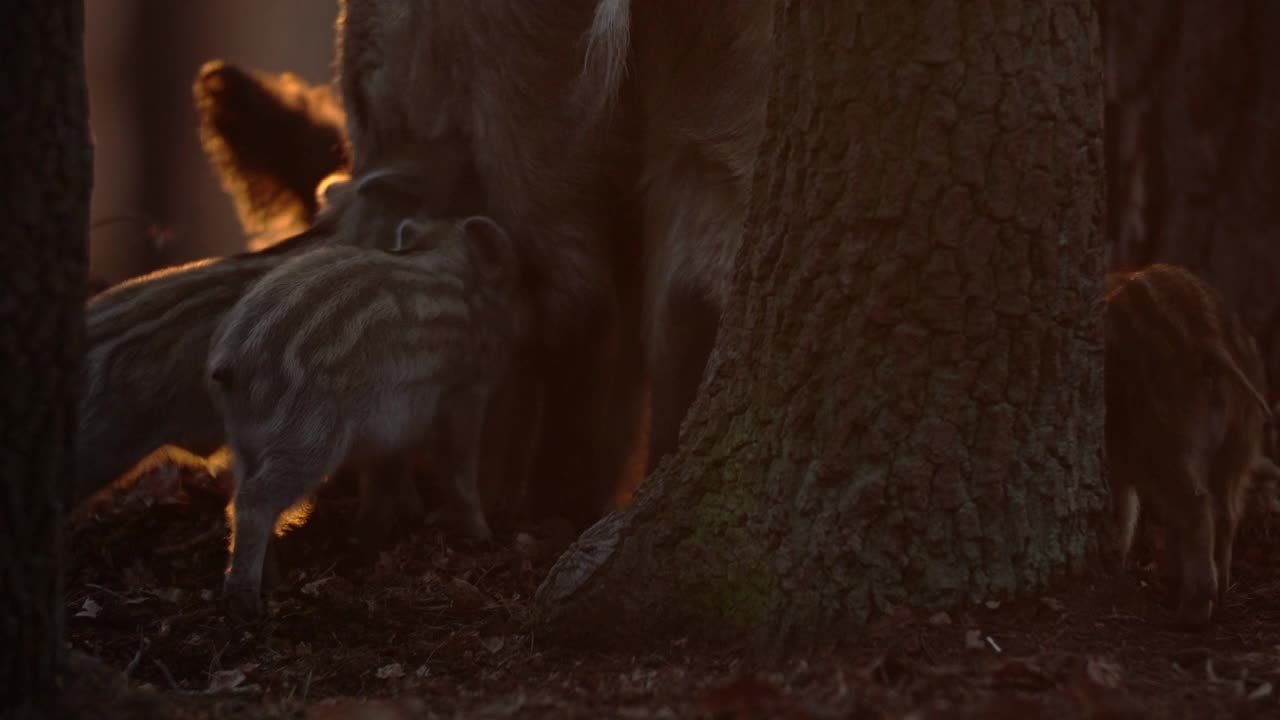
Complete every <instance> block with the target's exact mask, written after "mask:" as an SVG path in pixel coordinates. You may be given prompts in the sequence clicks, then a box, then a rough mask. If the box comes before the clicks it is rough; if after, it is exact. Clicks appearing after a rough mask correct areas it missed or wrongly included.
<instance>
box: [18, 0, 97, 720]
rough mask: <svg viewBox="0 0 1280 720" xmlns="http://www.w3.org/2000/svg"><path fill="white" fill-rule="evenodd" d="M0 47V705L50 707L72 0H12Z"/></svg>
mask: <svg viewBox="0 0 1280 720" xmlns="http://www.w3.org/2000/svg"><path fill="white" fill-rule="evenodd" d="M6 22H7V28H8V29H7V30H6V32H5V38H6V40H5V41H4V43H3V44H0V60H2V63H0V64H2V65H3V67H4V68H5V72H4V75H3V77H4V80H3V81H0V82H3V85H4V87H3V92H0V98H3V100H0V105H3V107H0V118H3V121H0V123H2V124H3V128H4V132H3V134H2V135H0V143H2V144H0V152H2V153H3V155H2V157H3V160H4V162H3V165H2V166H3V167H4V168H6V169H7V172H8V174H9V176H10V177H9V182H8V184H7V189H6V191H5V192H4V193H3V196H2V197H3V199H2V200H0V238H3V240H2V241H0V378H3V379H4V383H5V390H4V403H3V405H2V406H0V476H2V477H3V482H4V492H3V493H0V541H3V544H2V545H0V547H2V548H3V551H2V552H3V555H4V557H3V563H4V566H3V569H2V570H0V598H2V599H0V603H3V605H0V608H2V612H3V617H0V625H2V627H3V630H0V677H2V678H3V683H4V684H3V685H2V686H0V704H3V706H4V708H3V709H4V712H3V713H0V714H4V715H5V716H6V717H9V713H10V712H12V713H14V714H15V715H16V716H18V717H23V716H33V717H47V716H48V715H47V714H46V713H45V712H42V710H41V708H43V707H44V706H45V704H46V703H48V702H49V701H50V699H51V698H52V697H53V693H54V692H55V691H56V682H57V672H58V669H59V667H60V665H61V661H62V656H63V608H62V575H61V570H62V565H61V564H62V550H61V545H60V540H59V538H60V535H61V520H62V517H63V513H62V503H63V495H64V494H65V490H66V488H67V486H68V485H67V483H68V481H69V480H70V478H72V477H73V476H74V472H73V465H74V461H73V453H72V448H73V447H74V443H73V442H72V440H73V437H74V432H75V408H76V396H77V390H78V378H77V375H78V372H79V364H80V352H81V337H82V335H83V333H84V331H83V311H84V273H85V260H86V258H85V239H86V236H87V233H88V210H89V189H90V185H91V183H92V180H91V178H92V177H93V175H92V165H93V161H92V149H91V146H90V142H89V130H88V93H87V90H86V87H85V72H84V52H83V46H82V40H81V38H82V35H83V31H84V6H83V4H82V2H81V0H16V2H14V3H11V4H10V5H9V8H8V11H7V13H6Z"/></svg>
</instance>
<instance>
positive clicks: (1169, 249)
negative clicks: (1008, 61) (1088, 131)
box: [1104, 0, 1280, 385]
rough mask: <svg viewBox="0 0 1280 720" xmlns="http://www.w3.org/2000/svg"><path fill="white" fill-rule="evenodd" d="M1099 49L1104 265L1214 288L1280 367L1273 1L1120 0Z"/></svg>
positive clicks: (1279, 369) (1277, 41)
mask: <svg viewBox="0 0 1280 720" xmlns="http://www.w3.org/2000/svg"><path fill="white" fill-rule="evenodd" d="M1104 7H1105V10H1104V13H1105V26H1106V47H1107V175H1108V187H1109V189H1108V210H1109V214H1108V228H1107V235H1108V240H1109V249H1110V253H1111V257H1110V258H1109V262H1108V265H1109V267H1110V268H1111V269H1116V270H1130V269H1136V268H1139V267H1142V266H1145V265H1148V264H1150V263H1152V262H1157V261H1163V262H1169V263H1174V264H1177V265H1182V266H1185V267H1187V268H1188V269H1190V270H1192V271H1194V272H1195V273H1196V274H1198V275H1200V276H1201V277H1203V278H1204V279H1205V280H1207V281H1208V282H1210V283H1211V284H1212V285H1214V286H1215V287H1216V288H1217V289H1218V291H1219V292H1220V293H1222V295H1223V298H1224V299H1225V300H1226V302H1227V304H1228V305H1229V306H1230V307H1231V308H1232V309H1233V310H1235V311H1236V312H1238V313H1239V314H1240V316H1241V319H1242V320H1243V321H1244V323H1245V325H1246V326H1247V327H1248V328H1249V329H1250V330H1251V331H1253V332H1254V333H1255V334H1257V335H1258V336H1259V337H1258V339H1259V341H1260V343H1261V345H1262V348H1263V354H1264V357H1265V358H1266V364H1267V371H1268V375H1269V376H1270V377H1271V379H1272V385H1274V384H1275V379H1276V378H1277V373H1280V292H1277V291H1276V283H1275V278H1276V277H1278V276H1280V246H1278V245H1277V244H1276V242H1275V238H1276V237H1277V235H1278V234H1280V205H1277V204H1276V203H1275V202H1274V199H1275V195H1276V192H1277V190H1278V189H1280V76H1277V75H1276V73H1275V72H1273V68H1275V67H1276V66H1277V65H1278V64H1280V5H1278V4H1276V3H1274V2H1270V0H1242V1H1241V2H1232V3H1220V2H1214V1H1213V0H1177V1H1176V2H1170V1H1169V0H1116V1H1114V2H1109V3H1105V4H1104Z"/></svg>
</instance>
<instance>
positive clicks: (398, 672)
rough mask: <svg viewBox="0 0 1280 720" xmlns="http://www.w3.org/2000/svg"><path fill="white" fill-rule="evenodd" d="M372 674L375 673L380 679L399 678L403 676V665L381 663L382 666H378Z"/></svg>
mask: <svg viewBox="0 0 1280 720" xmlns="http://www.w3.org/2000/svg"><path fill="white" fill-rule="evenodd" d="M373 674H374V675H377V676H378V679H380V680H389V679H391V678H401V677H404V666H403V665H401V664H400V663H391V664H390V665H383V666H382V667H380V668H378V669H377V670H376V671H375V672H374V673H373Z"/></svg>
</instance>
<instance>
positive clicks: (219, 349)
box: [208, 217, 523, 615]
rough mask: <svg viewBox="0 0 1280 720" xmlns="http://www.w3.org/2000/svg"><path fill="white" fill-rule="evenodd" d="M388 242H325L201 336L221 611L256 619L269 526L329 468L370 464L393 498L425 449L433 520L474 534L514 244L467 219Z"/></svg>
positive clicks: (515, 275) (411, 225) (506, 339)
mask: <svg viewBox="0 0 1280 720" xmlns="http://www.w3.org/2000/svg"><path fill="white" fill-rule="evenodd" d="M397 238H398V240H397V249H396V250H395V251H393V252H384V251H379V250H369V249H360V248H353V247H325V248H320V249H317V250H314V251H311V252H308V253H306V254H304V255H301V256H299V257H297V258H293V259H291V260H290V261H289V262H287V263H285V264H283V265H281V266H280V267H279V268H277V269H275V270H273V271H272V272H270V273H268V274H267V275H266V276H264V277H263V278H262V280H261V281H259V282H258V283H257V284H256V285H255V286H254V287H253V288H252V289H250V291H249V292H248V293H246V294H245V296H244V298H243V299H242V300H241V301H240V302H239V303H238V304H237V305H236V306H235V308H233V309H232V311H231V312H230V313H229V314H228V316H227V318H226V320H225V321H224V323H223V324H222V326H221V327H220V328H219V330H218V332H217V334H216V335H215V337H214V341H213V345H212V350H211V352H210V355H209V359H208V378H209V386H210V389H211V393H212V395H213V397H214V398H215V401H216V403H217V405H218V406H219V407H220V409H221V410H222V414H223V418H224V422H225V424H226V434H227V437H228V440H229V444H230V446H231V449H232V451H233V454H234V457H235V473H236V491H235V498H234V501H233V504H234V521H233V524H234V527H233V533H232V538H233V540H232V551H231V560H230V567H229V569H228V571H227V576H226V582H225V587H224V590H225V595H226V596H227V599H228V601H229V602H230V604H231V607H232V609H233V611H236V612H240V613H242V614H246V615H253V614H257V613H258V612H260V610H261V604H260V602H261V599H260V589H261V575H262V566H263V559H264V555H265V553H266V549H267V543H268V541H269V539H270V537H271V533H272V529H273V526H274V525H275V522H276V519H277V518H278V517H279V516H280V514H281V513H282V512H283V511H284V510H285V509H287V508H289V507H290V506H291V505H294V504H295V503H297V502H299V501H300V500H303V499H305V498H306V497H307V496H309V495H310V494H311V493H312V492H314V490H315V489H316V488H317V486H318V485H319V484H320V482H321V481H322V479H323V478H324V477H325V476H327V475H329V474H330V473H332V472H334V471H335V470H337V469H338V468H339V467H361V468H367V469H370V470H372V471H374V474H373V476H372V477H374V478H375V479H376V480H377V482H380V483H385V487H386V488H387V490H388V491H389V492H392V493H398V492H399V488H401V487H403V486H404V485H405V484H406V483H409V482H411V481H410V480H409V479H408V478H407V477H406V473H407V472H408V471H409V466H410V465H411V463H410V462H408V461H407V458H408V457H410V456H411V453H414V452H427V453H429V454H430V455H431V457H432V459H433V461H434V462H433V464H434V465H435V467H436V468H437V469H438V471H439V473H438V474H439V475H441V476H442V478H441V479H442V480H443V479H444V477H443V476H446V475H447V478H448V479H447V480H445V481H444V485H445V488H444V489H445V491H446V492H445V493H444V494H445V495H446V496H447V501H446V505H445V508H444V513H445V515H444V517H445V519H446V520H447V521H450V522H452V523H454V524H456V525H457V526H458V527H459V528H460V529H461V531H462V532H464V533H465V534H466V535H468V536H469V537H472V538H475V539H486V538H488V537H489V526H488V523H487V522H486V519H485V515H484V511H483V508H482V507H481V504H480V500H479V497H478V494H477V490H476V464H477V454H478V445H479V442H480V434H481V429H482V425H483V422H484V419H485V415H486V409H487V407H488V404H489V398H490V396H491V395H492V393H493V390H494V388H495V387H496V386H497V385H498V383H499V381H500V380H501V378H502V376H503V374H504V373H505V372H506V369H507V365H508V363H509V362H510V357H511V354H512V352H513V350H512V349H513V346H514V343H515V342H516V333H517V332H518V330H519V318H520V317H521V316H520V312H519V308H520V306H521V299H520V298H521V297H522V295H523V293H522V291H521V286H522V284H521V282H520V276H521V273H520V271H519V266H518V260H517V255H516V252H515V248H514V246H513V244H512V242H511V240H510V238H509V236H508V235H507V233H506V232H505V231H504V230H503V229H502V228H500V227H499V226H498V225H497V224H495V223H494V222H493V221H492V220H489V219H488V218H482V217H470V218H466V219H463V220H460V221H453V222H444V223H440V222H434V223H421V222H416V221H412V220H407V221H405V222H403V223H402V224H401V225H400V227H399V229H398V230H397ZM393 484H394V485H393ZM366 504H367V503H366Z"/></svg>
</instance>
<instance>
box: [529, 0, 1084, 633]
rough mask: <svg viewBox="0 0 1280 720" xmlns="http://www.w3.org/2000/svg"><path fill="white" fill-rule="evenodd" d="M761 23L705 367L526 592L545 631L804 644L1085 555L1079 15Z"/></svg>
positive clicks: (846, 7)
mask: <svg viewBox="0 0 1280 720" xmlns="http://www.w3.org/2000/svg"><path fill="white" fill-rule="evenodd" d="M778 7H779V11H778V12H779V16H778V22H777V25H776V27H777V31H776V32H777V33H778V35H777V39H778V46H779V58H778V63H777V66H776V70H775V74H774V81H773V85H772V99H771V102H770V106H769V119H768V129H767V131H766V137H765V140H764V142H763V144H762V148H763V156H762V160H761V163H760V167H759V169H758V171H757V176H756V181H755V186H754V190H753V197H754V198H755V200H754V202H753V208H752V212H751V216H750V219H749V221H748V223H747V230H746V237H745V244H744V249H743V251H742V252H740V253H739V256H738V263H737V271H736V278H735V291H734V296H733V298H732V301H731V307H730V308H729V309H728V310H727V311H726V314H725V317H724V320H723V325H722V328H721V331H720V336H719V338H718V342H717V347H716V350H715V352H714V353H713V355H712V358H711V361H710V366H709V368H708V371H707V375H706V377H705V379H704V381H703V384H702V387H701V389H700V392H699V396H698V399H697V401H696V402H695V403H694V406H693V408H692V409H691V410H690V414H689V417H688V419H687V420H686V425H685V426H684V431H683V434H682V437H681V443H680V448H679V450H678V452H677V453H676V454H675V456H674V457H673V458H669V459H668V461H667V462H664V463H663V464H662V465H661V466H660V467H659V468H658V469H657V470H656V471H655V472H654V474H653V475H652V477H651V478H650V479H649V480H648V481H647V482H646V483H645V484H644V485H642V486H641V487H640V489H639V491H638V492H637V495H636V499H635V500H634V501H633V503H632V504H631V505H630V506H628V507H627V508H625V509H623V510H622V511H619V512H617V513H615V514H612V515H610V516H608V517H606V518H605V519H604V520H602V521H601V522H599V523H598V524H596V525H595V526H593V527H592V528H591V529H590V530H589V531H588V532H587V533H586V534H584V536H583V537H582V538H580V539H579V541H578V542H577V543H576V544H575V545H574V546H573V547H572V548H571V549H570V550H569V552H567V553H566V554H565V556H564V557H563V558H562V559H561V560H560V561H559V562H558V563H557V565H556V566H555V567H554V568H553V570H552V572H551V574H550V576H549V577H548V579H547V580H546V582H545V583H544V584H543V586H542V588H541V589H540V591H539V607H540V611H541V613H542V617H543V619H544V620H545V621H546V623H547V624H548V626H549V627H550V628H551V629H552V631H553V632H557V633H560V634H562V635H565V636H571V637H579V638H587V637H589V638H593V639H596V640H621V639H637V638H652V637H655V636H658V635H661V634H662V633H673V632H674V633H683V632H688V633H693V634H697V635H703V636H707V637H710V638H715V639H721V640H724V639H733V638H746V639H753V640H756V641H763V642H766V643H768V644H774V643H777V642H781V643H786V644H797V643H798V644H801V645H809V644H813V643H817V644H822V643H824V642H826V641H828V640H832V639H835V638H838V637H839V635H840V632H841V631H843V630H848V629H852V628H855V627H857V626H858V625H860V624H862V623H863V622H865V621H866V620H867V619H868V617H870V616H871V615H872V614H873V613H876V612H879V611H884V610H887V609H889V608H891V607H893V606H898V605H908V606H913V607H919V608H933V607H942V606H951V605H956V604H963V603H966V602H974V601H981V600H986V599H998V598H1009V597H1013V596H1020V595H1027V594H1029V593H1033V592H1036V591H1041V590H1044V589H1045V588H1047V587H1049V586H1050V585H1051V584H1052V583H1053V582H1054V581H1056V580H1061V579H1063V578H1065V577H1068V576H1070V575H1075V574H1077V573H1079V572H1081V571H1082V570H1083V569H1085V568H1086V567H1087V566H1089V565H1090V564H1091V563H1092V562H1094V561H1096V560H1097V559H1098V557H1099V555H1100V553H1099V548H1100V543H1099V530H1100V528H1101V527H1102V526H1103V525H1102V524H1103V523H1104V522H1105V517H1106V512H1105V511H1106V508H1107V505H1108V503H1107V490H1106V485H1105V482H1104V478H1103V474H1102V466H1101V458H1100V447H1101V442H1102V420H1103V414H1102V355H1101V333H1100V329H1101V328H1100V319H1101V316H1100V311H1101V281H1102V227H1101V223H1102V191H1101V183H1100V179H1101V175H1102V167H1101V160H1102V148H1101V131H1102V130H1101V121H1102V77H1101V54H1100V39H1099V33H1098V26H1097V21H1096V17H1095V15H1094V12H1093V11H1092V8H1091V4H1090V2H1089V0H1073V1H1071V2H1060V3H1054V4H1052V5H1051V6H1044V5H1042V4H1037V3H1006V4H1002V5H1000V6H998V9H997V8H996V7H992V6H985V5H984V6H982V7H972V8H971V7H970V6H969V5H968V4H964V3H947V2H943V3H937V2H923V1H922V0H921V1H912V2H902V3H892V4H890V3H865V2H837V1H835V0H796V1H794V2H790V3H786V4H783V3H779V6H778ZM1046 7H1048V8H1050V9H1046Z"/></svg>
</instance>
